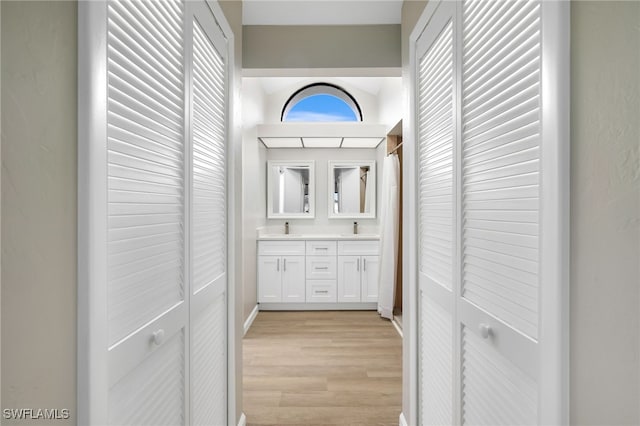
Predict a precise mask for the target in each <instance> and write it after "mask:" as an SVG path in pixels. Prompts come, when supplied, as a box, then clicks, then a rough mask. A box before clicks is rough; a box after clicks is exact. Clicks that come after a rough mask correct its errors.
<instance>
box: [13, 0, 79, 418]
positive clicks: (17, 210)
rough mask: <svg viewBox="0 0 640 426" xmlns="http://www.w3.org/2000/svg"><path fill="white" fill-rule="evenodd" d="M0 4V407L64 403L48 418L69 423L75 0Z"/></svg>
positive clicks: (72, 405)
mask: <svg viewBox="0 0 640 426" xmlns="http://www.w3.org/2000/svg"><path fill="white" fill-rule="evenodd" d="M0 7H1V8H2V25H1V31H2V48H1V54H2V80H1V84H2V96H1V105H2V106H1V108H2V214H1V217H2V227H1V228H2V242H1V245H2V266H1V269H2V408H26V407H31V408H59V409H63V408H66V409H69V410H70V413H71V416H72V417H71V418H70V419H68V420H59V421H56V424H59V425H64V424H74V423H75V411H76V410H75V408H76V291H77V284H76V255H77V245H76V209H77V203H76V194H77V191H76V188H77V182H76V173H77V167H76V166H77V164H76V147H77V139H76V109H77V102H76V74H77V72H76V67H77V65H76V64H77V59H76V58H77V55H76V51H77V47H76V46H77V44H76V43H77V31H76V28H77V4H76V2H68V1H56V2H49V1H42V2H35V1H34V2H1V3H0ZM14 423H19V422H14V421H7V420H3V424H14ZM22 424H33V421H30V420H29V421H23V422H22Z"/></svg>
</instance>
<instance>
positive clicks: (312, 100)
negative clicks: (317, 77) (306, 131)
mask: <svg viewBox="0 0 640 426" xmlns="http://www.w3.org/2000/svg"><path fill="white" fill-rule="evenodd" d="M280 120H281V121H304V122H312V121H316V122H317V121H362V110H361V109H360V105H358V102H356V99H355V98H354V97H353V96H351V94H350V93H349V92H347V91H346V90H344V89H343V88H342V87H340V86H336V85H334V84H330V83H314V84H310V85H308V86H305V87H303V88H301V89H300V90H298V91H297V92H295V93H294V94H293V95H291V97H290V98H289V99H288V100H287V102H285V104H284V108H283V109H282V115H281V116H280Z"/></svg>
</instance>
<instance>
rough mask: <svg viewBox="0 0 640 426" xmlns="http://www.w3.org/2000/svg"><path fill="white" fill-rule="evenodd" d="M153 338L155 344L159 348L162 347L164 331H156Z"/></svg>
mask: <svg viewBox="0 0 640 426" xmlns="http://www.w3.org/2000/svg"><path fill="white" fill-rule="evenodd" d="M151 337H152V340H153V343H154V344H155V345H157V346H160V345H161V344H162V342H164V330H163V329H160V330H158V331H155V332H154V333H153V334H152V335H151Z"/></svg>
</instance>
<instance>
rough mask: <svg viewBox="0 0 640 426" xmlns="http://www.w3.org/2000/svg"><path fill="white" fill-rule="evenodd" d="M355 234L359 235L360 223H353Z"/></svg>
mask: <svg viewBox="0 0 640 426" xmlns="http://www.w3.org/2000/svg"><path fill="white" fill-rule="evenodd" d="M353 233H354V234H357V233H358V222H353Z"/></svg>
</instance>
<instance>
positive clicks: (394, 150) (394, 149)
mask: <svg viewBox="0 0 640 426" xmlns="http://www.w3.org/2000/svg"><path fill="white" fill-rule="evenodd" d="M403 143H404V142H400V143H399V144H398V146H396V147H395V148H393V149H392V150H391V151H389V152H387V156H389V155H391V154H393V153H394V152H396V151H397V150H398V148H400V147H401V146H402V144H403Z"/></svg>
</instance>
